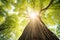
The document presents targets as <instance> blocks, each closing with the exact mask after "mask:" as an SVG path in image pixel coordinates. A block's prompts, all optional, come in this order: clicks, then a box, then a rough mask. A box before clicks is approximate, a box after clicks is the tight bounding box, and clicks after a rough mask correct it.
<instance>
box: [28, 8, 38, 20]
mask: <svg viewBox="0 0 60 40" xmlns="http://www.w3.org/2000/svg"><path fill="white" fill-rule="evenodd" d="M27 10H28V16H29V18H30V19H36V18H37V16H38V12H36V11H35V10H33V9H31V8H29V7H28V9H27Z"/></svg>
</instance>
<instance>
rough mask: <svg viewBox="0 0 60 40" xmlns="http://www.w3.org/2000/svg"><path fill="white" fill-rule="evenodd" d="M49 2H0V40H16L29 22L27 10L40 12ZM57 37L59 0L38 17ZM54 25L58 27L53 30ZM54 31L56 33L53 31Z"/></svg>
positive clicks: (59, 21) (27, 0)
mask: <svg viewBox="0 0 60 40" xmlns="http://www.w3.org/2000/svg"><path fill="white" fill-rule="evenodd" d="M50 1H51V0H0V40H18V38H19V37H20V36H21V34H22V32H23V30H24V28H25V27H26V25H27V24H28V22H29V18H28V15H27V8H28V7H30V8H33V9H34V10H35V11H38V12H40V10H41V9H44V8H45V7H47V6H48V5H49V3H50ZM40 16H41V18H42V20H43V22H44V23H45V24H46V25H47V26H52V27H51V28H50V27H48V28H49V29H50V30H51V31H52V32H54V33H55V34H56V35H57V36H59V35H60V32H59V31H60V30H59V28H60V0H54V1H53V3H52V5H50V6H49V8H48V9H46V10H43V11H42V14H41V15H40ZM54 25H59V26H58V27H56V29H54V28H55V26H54ZM54 30H56V31H54Z"/></svg>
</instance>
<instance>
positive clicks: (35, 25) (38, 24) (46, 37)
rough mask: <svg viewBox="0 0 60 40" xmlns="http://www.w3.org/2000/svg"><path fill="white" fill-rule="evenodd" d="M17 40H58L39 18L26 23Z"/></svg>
mask: <svg viewBox="0 0 60 40" xmlns="http://www.w3.org/2000/svg"><path fill="white" fill-rule="evenodd" d="M19 40H59V39H58V38H57V37H56V35H55V34H54V33H52V32H51V31H50V30H49V29H48V28H47V27H46V25H45V24H44V23H43V22H42V21H41V20H40V18H38V19H35V20H32V21H30V22H29V23H28V25H27V26H26V28H25V29H24V31H23V34H22V35H21V37H20V38H19Z"/></svg>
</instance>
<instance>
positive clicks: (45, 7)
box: [41, 0, 54, 11]
mask: <svg viewBox="0 0 60 40" xmlns="http://www.w3.org/2000/svg"><path fill="white" fill-rule="evenodd" d="M53 1H54V0H51V1H50V3H49V5H48V6H47V7H45V8H43V9H42V10H41V11H43V10H47V9H48V8H49V7H50V6H51V4H52V3H53Z"/></svg>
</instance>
